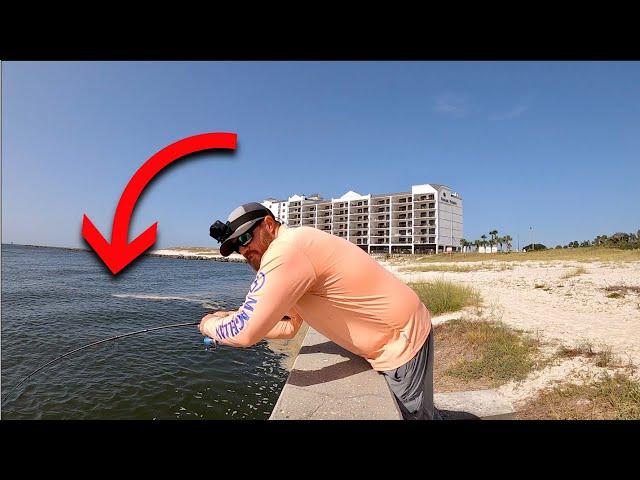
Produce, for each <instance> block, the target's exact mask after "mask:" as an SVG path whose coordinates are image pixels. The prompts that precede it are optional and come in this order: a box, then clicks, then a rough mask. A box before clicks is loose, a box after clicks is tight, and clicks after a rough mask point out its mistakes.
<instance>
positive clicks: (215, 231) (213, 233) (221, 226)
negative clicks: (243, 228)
mask: <svg viewBox="0 0 640 480" xmlns="http://www.w3.org/2000/svg"><path fill="white" fill-rule="evenodd" d="M232 233H233V230H232V229H231V226H230V225H229V222H227V223H222V222H221V221H220V220H216V223H214V224H213V225H211V226H210V227H209V236H210V237H213V238H215V239H216V240H217V241H218V242H220V243H222V242H224V241H225V240H226V239H227V238H229V236H230V235H231V234H232Z"/></svg>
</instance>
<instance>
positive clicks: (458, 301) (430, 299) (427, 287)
mask: <svg viewBox="0 0 640 480" xmlns="http://www.w3.org/2000/svg"><path fill="white" fill-rule="evenodd" d="M408 285H409V287H411V288H412V289H413V290H414V291H415V292H416V293H417V294H418V297H420V300H422V303H424V304H425V305H426V306H427V308H428V309H429V311H430V312H431V314H432V315H440V314H441V313H448V312H457V311H458V310H461V309H463V308H465V307H470V306H480V305H481V304H482V299H481V297H480V293H479V292H478V291H477V290H475V289H474V288H471V287H467V286H464V285H457V284H455V283H453V282H448V281H446V280H434V281H431V282H413V283H409V284H408Z"/></svg>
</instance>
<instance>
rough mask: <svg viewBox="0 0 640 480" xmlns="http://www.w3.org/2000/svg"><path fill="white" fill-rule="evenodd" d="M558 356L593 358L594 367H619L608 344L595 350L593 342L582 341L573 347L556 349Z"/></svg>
mask: <svg viewBox="0 0 640 480" xmlns="http://www.w3.org/2000/svg"><path fill="white" fill-rule="evenodd" d="M557 355H558V357H560V358H574V357H585V358H589V359H593V360H594V361H595V365H596V367H620V366H621V365H619V364H618V362H617V361H616V359H615V357H614V355H613V351H612V349H611V347H610V346H604V347H603V348H602V349H600V350H596V349H595V347H594V346H593V344H591V343H590V342H587V341H584V342H582V343H581V344H579V345H577V346H573V347H567V346H564V345H563V346H562V347H560V350H559V351H558V354H557Z"/></svg>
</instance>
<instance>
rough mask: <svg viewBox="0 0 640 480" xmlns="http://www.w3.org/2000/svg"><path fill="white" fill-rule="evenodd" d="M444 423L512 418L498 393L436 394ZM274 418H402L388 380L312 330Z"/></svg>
mask: <svg viewBox="0 0 640 480" xmlns="http://www.w3.org/2000/svg"><path fill="white" fill-rule="evenodd" d="M433 397H434V404H435V406H436V408H437V409H438V410H439V412H440V415H441V417H442V419H443V420H503V419H504V420H509V419H513V418H514V413H515V412H514V408H513V405H512V404H511V403H510V402H509V401H507V400H506V399H505V398H504V397H503V396H502V395H501V394H500V393H499V392H498V391H497V390H476V391H467V392H448V393H436V394H434V396H433ZM269 420H402V414H401V413H400V410H399V409H398V406H397V404H396V401H395V398H394V396H393V393H391V390H390V389H389V386H388V385H387V382H386V381H385V380H384V377H383V376H382V375H380V374H379V373H378V372H376V371H375V370H373V369H372V368H371V366H370V365H369V363H368V362H367V361H366V360H364V359H363V358H361V357H359V356H357V355H355V354H353V353H351V352H348V351H347V350H345V349H343V348H342V347H339V346H338V345H336V344H335V343H333V342H332V341H330V340H329V339H327V338H326V337H325V336H324V335H321V334H320V333H318V332H317V331H315V330H314V329H312V328H311V327H309V330H308V332H307V334H306V336H305V338H304V340H303V342H302V347H301V348H300V352H299V354H298V356H297V358H296V360H295V362H294V364H293V368H292V370H291V373H290V374H289V378H288V379H287V383H286V384H285V386H284V388H283V389H282V392H281V393H280V397H279V398H278V401H277V402H276V405H275V407H274V409H273V412H272V413H271V416H270V417H269Z"/></svg>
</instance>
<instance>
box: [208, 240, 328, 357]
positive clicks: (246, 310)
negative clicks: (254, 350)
mask: <svg viewBox="0 0 640 480" xmlns="http://www.w3.org/2000/svg"><path fill="white" fill-rule="evenodd" d="M287 247H288V248H284V249H283V252H282V253H281V254H276V255H274V256H273V257H272V258H271V259H270V260H269V261H268V262H267V263H266V264H265V265H263V266H262V268H261V269H260V271H259V272H258V273H257V275H256V278H255V280H254V281H253V283H252V284H251V288H250V289H249V293H248V294H247V296H246V298H245V302H244V304H243V305H242V306H241V307H240V308H239V309H238V311H237V312H236V313H234V314H230V315H228V316H225V317H223V318H217V317H214V316H213V315H207V316H205V317H204V318H203V319H202V322H201V323H200V331H201V332H202V334H203V335H207V336H209V337H212V338H214V339H215V340H216V341H217V342H219V343H222V344H225V345H231V346H234V347H249V346H251V345H254V344H255V343H257V342H259V341H260V340H262V339H263V338H265V337H266V335H267V334H269V333H270V332H271V331H272V330H273V329H274V327H277V325H278V322H279V321H281V320H282V318H283V317H284V316H285V314H287V312H290V311H291V309H292V307H293V305H295V303H296V302H297V301H298V300H299V299H300V297H302V295H304V294H305V293H306V291H307V290H308V289H309V288H310V287H311V286H312V285H313V283H314V282H315V280H316V275H315V270H314V268H313V265H312V264H311V262H310V261H309V259H308V258H307V256H306V255H305V254H304V253H303V252H302V251H300V250H298V249H297V248H295V247H293V246H291V245H288V246H287ZM300 323H301V322H300ZM283 326H284V325H283ZM285 327H286V326H285ZM288 328H289V327H286V328H285V330H287V329H288ZM297 328H299V325H298V327H296V328H295V330H297ZM292 331H293V330H292ZM294 333H295V332H294Z"/></svg>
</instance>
